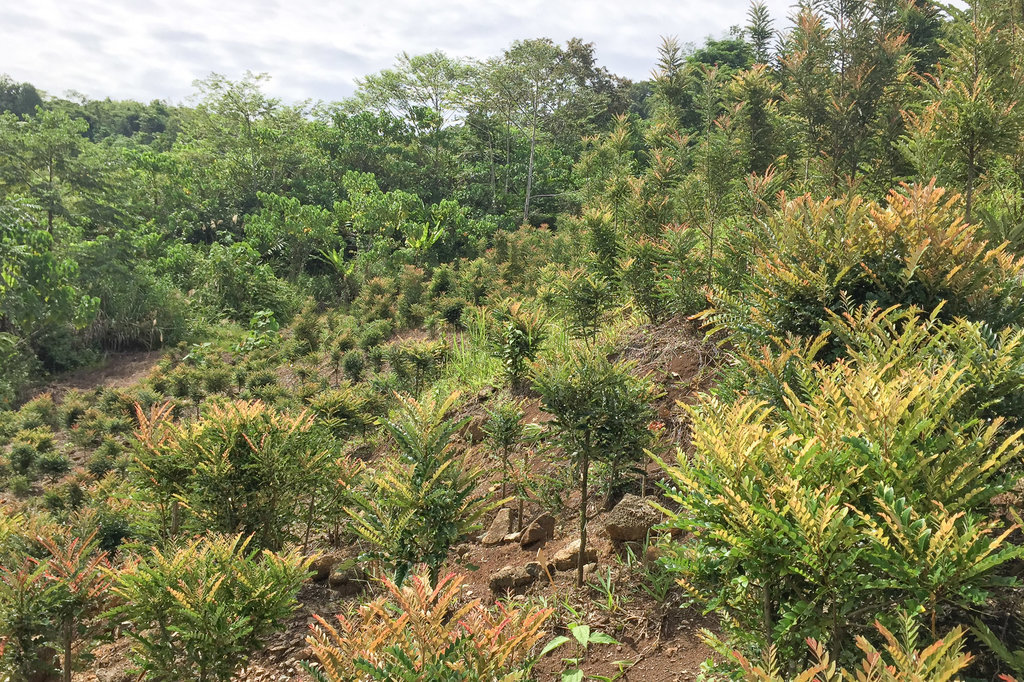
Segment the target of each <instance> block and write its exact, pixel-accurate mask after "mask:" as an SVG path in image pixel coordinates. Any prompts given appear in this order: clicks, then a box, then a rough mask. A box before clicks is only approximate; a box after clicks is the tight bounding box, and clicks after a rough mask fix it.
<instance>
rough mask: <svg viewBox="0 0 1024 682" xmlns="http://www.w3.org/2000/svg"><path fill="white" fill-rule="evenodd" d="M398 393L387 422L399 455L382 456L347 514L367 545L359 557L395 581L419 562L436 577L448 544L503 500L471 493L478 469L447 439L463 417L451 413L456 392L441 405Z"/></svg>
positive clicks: (476, 527)
mask: <svg viewBox="0 0 1024 682" xmlns="http://www.w3.org/2000/svg"><path fill="white" fill-rule="evenodd" d="M396 397H398V399H399V409H398V415H397V417H396V418H395V419H394V420H393V421H385V422H384V427H385V429H386V430H387V431H388V433H389V434H390V435H391V437H392V439H393V440H394V443H395V446H396V449H397V452H396V453H395V455H396V456H395V457H389V458H382V459H383V461H382V463H381V465H380V466H379V467H378V468H377V469H376V471H374V472H373V473H372V474H371V475H370V476H369V477H368V479H367V482H366V485H365V486H363V488H362V489H360V490H358V491H355V492H354V493H353V495H352V504H351V506H350V508H349V513H350V515H351V517H352V524H353V529H354V531H355V532H356V533H358V534H359V536H360V537H361V538H362V539H363V540H365V541H366V542H367V543H369V544H370V546H371V549H370V551H368V552H366V554H365V555H364V556H365V557H366V558H368V559H374V560H378V561H381V562H382V563H383V564H384V565H385V566H386V567H387V569H388V570H389V571H390V572H392V574H393V575H394V576H395V582H396V583H397V584H398V585H401V584H402V583H403V581H404V580H405V577H406V576H407V575H408V574H409V572H410V571H411V570H412V569H413V567H415V566H416V565H417V564H421V563H422V564H425V565H426V566H427V568H428V570H429V574H430V578H431V580H432V581H433V582H437V580H438V578H439V576H440V570H441V566H442V565H443V564H444V562H445V561H446V560H447V558H448V551H449V550H450V549H451V547H452V545H454V544H455V543H456V542H458V541H459V539H461V538H463V537H465V536H466V535H468V534H469V533H471V532H473V531H475V530H479V529H480V527H481V525H480V520H481V518H482V517H483V515H484V514H486V513H487V512H488V511H490V510H491V509H493V508H494V507H496V506H498V505H500V504H503V503H504V502H505V500H497V501H491V500H490V498H489V496H488V495H487V494H486V493H484V494H478V493H477V492H476V488H477V484H478V483H479V481H480V478H481V476H482V474H483V471H482V470H481V469H480V468H478V467H470V466H468V465H467V464H466V462H465V458H464V457H463V456H462V453H461V452H459V451H457V450H456V449H455V444H454V442H452V436H453V435H454V434H455V432H456V431H458V430H459V429H460V428H462V427H463V426H465V424H466V422H467V421H468V420H467V419H461V420H455V419H451V418H449V417H448V415H449V413H450V412H451V410H452V408H453V407H454V405H455V403H456V401H457V400H458V397H459V394H458V393H453V394H451V395H450V396H449V397H448V398H447V399H446V400H444V401H440V402H437V401H434V400H433V399H429V398H428V399H425V400H423V401H417V400H416V399H414V398H409V397H401V396H396Z"/></svg>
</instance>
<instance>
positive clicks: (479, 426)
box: [461, 417, 487, 445]
mask: <svg viewBox="0 0 1024 682" xmlns="http://www.w3.org/2000/svg"><path fill="white" fill-rule="evenodd" d="M461 435H462V437H463V438H464V439H465V440H466V442H467V443H469V444H470V445H476V444H477V443H482V442H483V440H484V437H485V436H486V435H487V434H486V433H484V420H483V417H473V418H472V419H470V420H469V421H468V422H467V423H466V425H465V426H463V427H462V434H461Z"/></svg>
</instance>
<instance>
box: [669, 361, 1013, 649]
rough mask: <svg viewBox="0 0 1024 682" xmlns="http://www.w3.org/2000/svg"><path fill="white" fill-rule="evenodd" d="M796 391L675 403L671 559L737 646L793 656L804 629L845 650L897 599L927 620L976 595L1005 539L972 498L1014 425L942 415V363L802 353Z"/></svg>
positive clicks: (953, 386) (987, 487) (996, 468)
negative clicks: (684, 435)
mask: <svg viewBox="0 0 1024 682" xmlns="http://www.w3.org/2000/svg"><path fill="white" fill-rule="evenodd" d="M808 372H809V373H810V374H811V375H812V378H813V382H810V383H811V384H812V390H811V392H810V395H809V396H807V397H805V398H800V397H798V396H797V395H796V394H795V393H794V392H793V391H792V390H791V389H788V388H787V389H786V391H785V394H784V398H783V403H782V405H781V407H778V408H774V409H773V408H769V407H766V406H765V404H764V403H763V402H761V401H759V400H757V399H755V398H749V397H748V398H741V399H739V400H738V401H737V402H735V403H733V404H725V403H722V402H719V401H718V400H715V399H710V398H709V399H705V400H704V401H703V402H702V403H701V404H700V405H698V406H697V407H694V408H689V409H690V412H691V414H692V417H693V443H694V449H695V451H694V454H693V456H692V458H686V457H680V458H679V463H678V464H676V465H672V466H669V465H666V469H667V472H668V474H669V476H670V478H671V481H672V488H671V494H670V497H671V498H672V499H673V501H675V502H676V503H677V504H679V505H680V507H681V510H680V511H678V512H669V513H670V516H671V518H672V519H673V521H672V524H673V525H675V526H676V527H679V528H681V529H685V530H688V531H691V532H692V533H693V534H694V535H693V539H692V540H691V541H688V542H686V543H683V544H682V545H679V546H678V547H677V548H676V550H677V551H676V554H675V557H674V559H673V560H672V566H673V568H674V569H675V570H677V571H679V573H680V574H681V575H682V576H683V583H684V584H685V586H686V587H687V588H688V589H689V590H690V591H691V593H692V594H693V595H694V596H695V597H696V598H697V599H699V600H701V601H703V602H705V603H706V604H708V605H709V606H711V607H714V608H718V609H721V610H722V612H723V613H724V614H725V615H726V617H727V622H728V623H729V624H730V626H731V627H732V628H733V629H732V634H733V635H734V636H735V637H736V638H737V642H738V643H739V644H740V645H741V646H743V647H744V649H746V650H748V651H755V652H756V651H765V650H766V648H767V647H768V646H771V645H774V646H777V647H778V648H779V650H780V652H781V653H782V654H783V655H784V656H786V657H787V658H798V657H799V654H800V652H801V651H802V647H801V642H803V640H804V639H805V638H807V637H814V638H817V639H821V640H824V641H827V642H828V643H829V648H830V649H831V650H832V651H833V653H835V654H837V655H841V654H844V653H847V652H848V650H849V645H850V644H852V641H853V637H854V636H856V635H858V634H862V633H864V632H865V631H866V630H867V629H868V628H869V626H870V624H871V623H872V622H873V621H874V620H875V619H876V618H882V617H884V614H885V613H887V612H891V610H892V609H893V608H895V607H897V606H902V607H905V608H912V609H921V610H923V612H924V613H925V615H926V616H927V618H928V619H930V622H931V624H932V628H933V633H932V634H933V635H934V634H935V633H934V627H935V622H936V619H937V618H938V617H940V616H942V615H943V614H946V613H948V612H949V611H950V610H951V609H958V608H962V607H966V606H969V605H973V604H978V603H980V602H982V601H983V600H984V599H985V597H986V596H987V595H988V594H989V590H990V588H991V587H993V586H994V585H995V584H997V583H999V582H1000V579H999V577H998V574H997V569H998V567H999V566H1000V565H1001V564H1003V563H1004V562H1006V561H1008V560H1010V559H1012V558H1014V557H1016V556H1019V555H1020V554H1021V550H1020V549H1018V548H1015V547H1011V546H1009V545H1007V544H1006V543H1005V538H1006V536H1007V534H1008V533H1009V532H1010V531H1011V530H1012V528H1004V527H1002V526H1000V525H999V524H998V523H997V522H996V521H994V520H991V519H990V517H989V516H988V514H986V511H987V505H988V502H989V500H990V499H991V498H992V496H993V495H995V494H997V493H998V492H1001V491H1002V490H1004V489H1005V487H1006V485H1008V484H1009V483H1010V480H1009V476H1008V475H1007V474H1006V471H1007V469H1008V465H1009V464H1011V463H1015V462H1018V461H1019V459H1020V455H1021V451H1022V448H1024V445H1022V443H1021V434H1020V432H1015V433H1010V434H1008V433H1007V432H1006V430H1005V429H1004V428H1003V423H1002V420H1001V419H998V418H997V419H994V420H991V421H987V420H977V419H973V418H969V417H963V416H962V415H958V412H957V407H958V404H959V402H960V401H961V400H962V399H963V397H964V395H965V393H966V391H967V386H966V385H964V383H963V382H962V381H961V380H960V379H961V374H962V371H961V370H956V369H954V368H952V367H951V366H949V365H948V364H946V365H938V366H933V367H928V366H908V367H904V368H902V369H899V370H897V371H890V366H889V365H887V364H880V363H874V362H861V363H856V364H849V363H846V362H843V361H840V362H838V363H836V364H834V365H820V364H819V365H812V366H810V367H809V368H808Z"/></svg>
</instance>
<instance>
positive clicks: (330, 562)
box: [309, 552, 345, 583]
mask: <svg viewBox="0 0 1024 682" xmlns="http://www.w3.org/2000/svg"><path fill="white" fill-rule="evenodd" d="M344 560H345V558H344V557H343V556H342V555H341V554H338V553H336V552H334V553H327V554H321V555H320V556H318V557H317V558H316V560H315V561H313V563H312V565H310V567H309V570H311V571H312V572H313V580H315V581H316V582H318V583H319V582H323V581H325V580H327V578H328V577H329V576H330V575H331V569H333V568H334V566H335V565H336V564H339V563H341V562H342V561H344Z"/></svg>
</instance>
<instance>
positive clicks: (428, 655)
mask: <svg viewBox="0 0 1024 682" xmlns="http://www.w3.org/2000/svg"><path fill="white" fill-rule="evenodd" d="M382 582H383V585H384V587H385V589H386V590H387V595H386V596H385V597H382V598H380V599H377V600H375V601H373V602H371V603H369V604H364V605H363V606H361V607H360V608H359V610H358V612H357V613H356V614H354V615H353V616H351V617H345V616H343V615H339V616H338V623H337V625H331V624H330V623H328V622H327V621H325V620H324V619H322V618H319V617H318V618H317V621H318V622H317V624H316V625H314V626H313V634H312V635H310V636H309V638H308V640H307V641H308V642H309V644H310V646H311V647H312V649H313V653H314V655H315V656H316V657H317V660H318V661H319V662H320V665H321V666H322V667H323V670H322V671H317V675H318V677H319V679H320V680H322V681H323V682H357V681H360V680H380V679H389V680H414V679H415V680H448V679H458V680H465V681H466V682H513V681H515V680H525V679H527V677H526V675H527V674H528V673H529V670H530V668H531V667H532V664H533V661H534V659H533V658H532V657H531V654H532V650H533V648H534V647H535V646H536V645H537V643H538V642H540V640H541V639H542V638H543V637H544V635H545V632H544V630H543V627H544V623H545V621H547V619H548V618H549V617H550V616H551V609H534V608H531V607H522V608H515V607H510V606H507V605H505V604H503V603H500V602H499V603H498V604H496V605H495V606H494V608H493V609H487V608H485V607H484V606H483V605H482V604H481V602H480V600H479V599H474V600H473V601H470V602H468V603H465V604H459V597H460V594H461V592H462V590H461V586H462V582H463V578H461V577H459V576H455V575H449V576H447V577H445V578H443V579H442V580H441V581H440V582H439V583H438V584H437V586H436V587H434V588H433V589H431V587H430V583H429V581H428V580H427V579H426V578H424V577H420V576H413V577H412V578H411V579H410V580H409V581H408V582H407V583H406V585H405V586H404V587H402V588H399V587H396V586H395V584H394V583H392V582H390V581H388V580H383V581H382Z"/></svg>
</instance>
